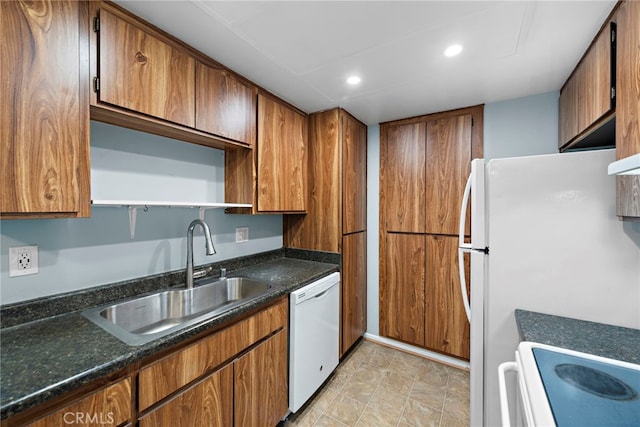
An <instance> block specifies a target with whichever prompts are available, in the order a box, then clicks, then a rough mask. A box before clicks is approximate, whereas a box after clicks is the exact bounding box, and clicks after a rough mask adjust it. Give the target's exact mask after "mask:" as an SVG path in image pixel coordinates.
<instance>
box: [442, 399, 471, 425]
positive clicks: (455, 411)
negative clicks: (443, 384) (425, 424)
mask: <svg viewBox="0 0 640 427" xmlns="http://www.w3.org/2000/svg"><path fill="white" fill-rule="evenodd" d="M443 411H444V412H446V413H447V414H449V415H451V416H452V417H455V418H458V419H461V420H465V419H466V420H468V419H469V396H468V395H467V396H464V397H463V398H462V399H460V398H458V396H456V395H450V394H448V393H447V396H446V397H445V399H444V409H443Z"/></svg>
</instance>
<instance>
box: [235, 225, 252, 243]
mask: <svg viewBox="0 0 640 427" xmlns="http://www.w3.org/2000/svg"><path fill="white" fill-rule="evenodd" d="M248 241H249V227H236V243H243V242H248Z"/></svg>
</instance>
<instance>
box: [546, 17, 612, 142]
mask: <svg viewBox="0 0 640 427" xmlns="http://www.w3.org/2000/svg"><path fill="white" fill-rule="evenodd" d="M612 31H613V29H612V26H611V23H610V22H608V23H607V25H605V26H604V27H603V28H602V30H601V31H600V32H599V33H598V35H597V36H596V37H595V39H594V40H593V43H592V44H591V46H590V47H589V49H588V50H587V52H586V53H585V54H584V56H583V57H582V59H581V60H580V62H579V63H578V65H577V66H576V68H575V70H574V71H573V73H572V74H571V76H569V78H568V79H567V81H566V83H565V84H564V86H563V88H562V90H561V91H560V103H559V108H560V111H559V136H558V148H563V147H564V148H566V145H567V144H568V143H570V142H571V141H572V140H574V139H577V140H579V139H582V138H581V137H580V136H581V135H588V134H589V132H590V131H591V129H593V125H594V124H597V125H596V126H595V127H598V126H599V125H600V124H603V123H604V122H606V121H607V119H606V118H609V117H611V114H612V113H613V103H612V83H613V80H614V79H613V77H614V76H613V75H612V74H611V70H612V63H613V62H614V61H615V60H616V59H615V58H614V56H613V52H614V51H613V49H612V37H613V35H612Z"/></svg>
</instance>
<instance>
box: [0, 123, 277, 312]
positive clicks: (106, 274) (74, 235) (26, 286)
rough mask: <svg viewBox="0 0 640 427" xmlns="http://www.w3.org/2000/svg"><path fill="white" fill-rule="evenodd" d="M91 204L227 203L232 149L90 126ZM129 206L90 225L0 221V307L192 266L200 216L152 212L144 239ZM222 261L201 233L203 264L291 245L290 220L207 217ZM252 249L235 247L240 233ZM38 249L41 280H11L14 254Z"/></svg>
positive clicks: (95, 213)
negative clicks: (190, 240) (191, 232)
mask: <svg viewBox="0 0 640 427" xmlns="http://www.w3.org/2000/svg"><path fill="white" fill-rule="evenodd" d="M91 163H92V173H91V185H92V199H114V198H115V199H142V200H173V201H199V202H207V201H208V202H222V201H224V151H221V150H216V149H212V148H207V147H201V146H198V145H194V144H188V143H185V142H180V141H175V140H172V139H168V138H163V137H158V136H155V135H150V134H145V133H141V132H136V131H132V130H128V129H123V128H118V127H115V126H110V125H106V124H102V123H98V122H92V123H91ZM128 215H129V214H128V210H127V209H126V208H120V207H118V208H115V207H93V208H92V214H91V218H87V219H50V220H49V219H38V220H2V221H0V232H1V240H0V266H1V267H0V280H1V287H0V303H1V304H8V303H12V302H17V301H22V300H27V299H32V298H36V297H41V296H46V295H52V294H57V293H62V292H69V291H74V290H79V289H84V288H90V287H93V286H99V285H103V284H108V283H112V282H116V281H121V280H127V279H132V278H136V277H142V276H147V275H150V274H156V273H162V272H167V271H172V270H177V269H181V268H184V266H185V264H186V232H187V227H188V225H189V223H190V222H191V221H192V220H193V219H196V218H198V210H196V209H188V208H149V210H148V212H144V211H142V210H139V211H138V214H137V226H136V232H135V238H134V239H131V237H130V234H129V216H128ZM205 220H206V221H207V224H208V225H209V226H210V227H211V231H212V234H213V241H214V245H215V247H216V250H217V254H216V255H213V256H209V257H207V256H205V254H204V240H203V237H202V235H201V233H200V232H199V231H198V230H196V237H195V239H194V242H195V245H194V246H195V249H194V262H195V264H196V265H197V264H201V263H209V262H217V261H222V260H225V259H230V258H235V257H238V256H243V255H250V254H253V253H258V252H263V251H268V250H272V249H278V248H281V247H282V215H256V216H251V215H227V214H225V213H224V211H223V210H222V209H214V210H207V211H206V214H205ZM240 226H248V227H249V242H246V243H235V227H240ZM24 245H38V249H39V253H38V255H39V273H38V274H36V275H30V276H22V277H9V258H8V251H9V247H14V246H24Z"/></svg>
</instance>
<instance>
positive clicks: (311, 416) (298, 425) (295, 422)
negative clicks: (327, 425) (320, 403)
mask: <svg viewBox="0 0 640 427" xmlns="http://www.w3.org/2000/svg"><path fill="white" fill-rule="evenodd" d="M321 415H322V411H319V410H318V409H316V408H313V407H307V408H306V409H304V410H303V411H302V412H300V411H298V413H297V414H293V415H289V418H288V420H287V423H285V426H295V427H312V426H313V425H314V424H315V423H316V421H318V419H319V418H320V416H321Z"/></svg>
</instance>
